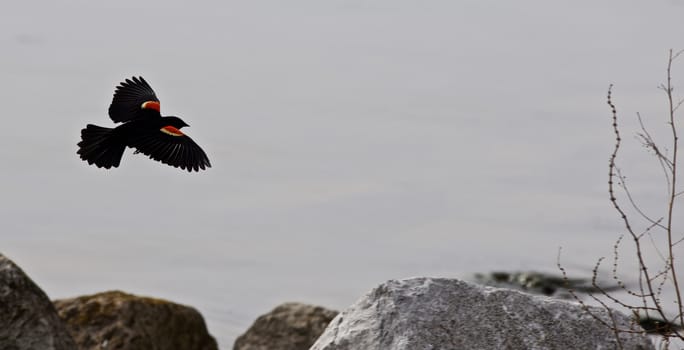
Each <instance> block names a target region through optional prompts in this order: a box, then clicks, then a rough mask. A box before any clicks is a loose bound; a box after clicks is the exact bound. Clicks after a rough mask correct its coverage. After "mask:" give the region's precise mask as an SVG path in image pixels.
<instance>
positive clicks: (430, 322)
mask: <svg viewBox="0 0 684 350" xmlns="http://www.w3.org/2000/svg"><path fill="white" fill-rule="evenodd" d="M591 311H592V312H593V313H594V314H596V315H599V317H601V318H602V319H603V320H608V322H609V323H610V322H611V321H610V319H609V316H608V314H607V311H606V310H604V309H603V308H596V307H592V308H591ZM612 315H613V317H614V319H615V321H616V323H617V324H618V326H619V327H620V328H621V329H634V330H637V329H636V328H634V327H635V326H633V325H632V324H631V322H630V319H629V318H628V317H627V316H625V315H623V314H620V313H618V312H612ZM620 341H621V343H622V349H625V350H652V349H654V346H653V344H652V343H651V342H650V340H649V339H648V337H646V336H644V335H642V334H638V333H632V334H629V333H621V334H620ZM614 348H618V347H617V345H616V338H615V335H614V333H613V332H612V331H611V330H609V329H608V328H606V327H604V326H603V325H601V324H600V323H599V322H598V321H596V320H595V319H594V318H592V317H591V315H589V314H587V312H586V311H585V310H583V309H582V307H581V306H579V305H577V304H575V303H570V302H567V301H561V300H556V299H552V298H546V297H541V296H534V295H529V294H525V293H521V292H518V291H515V290H509V289H498V288H491V287H484V286H480V285H476V284H471V283H466V282H463V281H459V280H455V279H439V278H434V279H433V278H413V279H406V280H391V281H388V282H386V283H384V284H381V285H380V286H378V287H376V288H375V289H373V290H372V291H371V292H369V293H368V294H367V295H365V296H364V297H362V298H361V299H360V300H359V301H357V302H356V303H355V304H354V305H352V306H351V307H350V308H349V309H347V310H345V311H344V312H342V313H341V314H339V315H338V316H337V317H336V318H335V319H334V320H333V321H332V322H331V323H330V325H329V326H328V328H327V329H326V330H325V332H324V333H323V334H322V335H321V337H320V338H319V339H318V341H317V342H316V343H315V344H314V345H313V346H312V347H311V350H333V349H334V350H365V349H392V350H413V349H441V350H448V349H454V350H455V349H480V350H487V349H492V350H495V349H496V350H498V349H513V350H517V349H521V350H522V349H566V350H571V349H582V350H584V349H614Z"/></svg>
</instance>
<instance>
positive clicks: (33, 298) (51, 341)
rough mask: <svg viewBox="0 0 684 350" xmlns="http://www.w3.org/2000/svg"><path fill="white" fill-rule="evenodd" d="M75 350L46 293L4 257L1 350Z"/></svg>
mask: <svg viewBox="0 0 684 350" xmlns="http://www.w3.org/2000/svg"><path fill="white" fill-rule="evenodd" d="M75 348H76V344H75V343H74V340H73V339H71V336H69V333H68V332H67V330H66V327H65V326H64V324H63V323H62V320H60V319H59V316H58V315H57V311H56V310H55V307H54V306H53V305H52V302H51V301H50V299H49V298H48V297H47V295H45V292H43V291H42V290H41V289H40V287H38V286H37V285H36V284H35V283H34V282H33V281H32V280H31V279H30V278H29V277H28V276H27V275H26V274H25V273H24V271H22V270H21V269H20V268H19V266H17V265H16V264H14V263H13V262H12V261H11V260H10V259H8V258H7V257H5V256H4V255H2V254H0V349H3V350H24V349H41V350H62V349H65V350H73V349H75Z"/></svg>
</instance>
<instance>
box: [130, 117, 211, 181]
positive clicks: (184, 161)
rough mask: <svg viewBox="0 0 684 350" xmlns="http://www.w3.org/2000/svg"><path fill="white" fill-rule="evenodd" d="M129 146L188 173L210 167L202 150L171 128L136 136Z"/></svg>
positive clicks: (185, 136) (167, 127) (166, 127)
mask: <svg viewBox="0 0 684 350" xmlns="http://www.w3.org/2000/svg"><path fill="white" fill-rule="evenodd" d="M130 145H131V146H132V147H134V148H135V149H136V150H137V152H140V153H143V154H145V155H147V156H149V157H150V158H152V159H154V160H157V161H160V162H162V163H164V164H168V165H171V166H173V167H176V168H181V169H185V170H187V171H189V172H192V171H193V170H194V171H199V170H200V169H202V170H205V169H206V168H210V167H211V163H209V158H208V157H207V154H206V153H204V150H202V148H200V146H198V145H197V144H196V143H195V141H193V140H192V139H191V138H190V137H189V136H187V135H185V134H183V133H182V132H181V131H180V130H178V129H176V128H174V127H172V126H165V127H163V128H161V129H159V130H158V131H150V132H148V133H143V134H139V135H136V136H135V137H133V138H132V140H131V143H130ZM137 152H136V153H137Z"/></svg>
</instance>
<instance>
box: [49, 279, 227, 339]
mask: <svg viewBox="0 0 684 350" xmlns="http://www.w3.org/2000/svg"><path fill="white" fill-rule="evenodd" d="M54 303H55V306H56V307H57V310H58V312H59V315H60V317H61V318H62V319H63V320H64V321H65V323H66V324H67V328H68V329H69V332H70V333H71V335H72V337H73V339H74V340H75V341H76V343H77V344H78V348H79V349H93V350H95V349H126V350H138V349H140V350H164V349H169V350H175V349H184V350H216V349H217V345H216V341H215V340H214V338H213V337H212V336H211V335H209V333H208V332H207V328H206V325H205V323H204V319H203V318H202V315H200V313H199V312H198V311H197V310H195V309H194V308H191V307H188V306H184V305H179V304H175V303H172V302H169V301H166V300H161V299H154V298H146V297H138V296H134V295H131V294H126V293H123V292H119V291H112V292H104V293H98V294H94V295H89V296H82V297H78V298H73V299H62V300H56V301H55V302H54Z"/></svg>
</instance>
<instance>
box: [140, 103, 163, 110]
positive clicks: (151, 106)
mask: <svg viewBox="0 0 684 350" xmlns="http://www.w3.org/2000/svg"><path fill="white" fill-rule="evenodd" d="M140 108H142V109H153V110H155V111H157V112H159V111H160V110H161V107H160V105H159V101H146V102H143V104H142V105H140Z"/></svg>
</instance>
